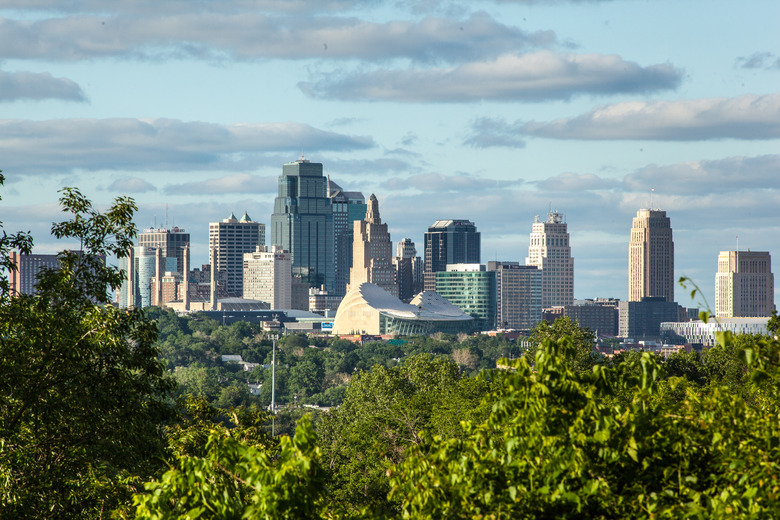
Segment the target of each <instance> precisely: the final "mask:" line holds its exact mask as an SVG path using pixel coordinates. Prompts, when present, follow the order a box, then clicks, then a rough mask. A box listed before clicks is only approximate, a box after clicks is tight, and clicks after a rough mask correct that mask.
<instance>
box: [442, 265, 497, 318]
mask: <svg viewBox="0 0 780 520" xmlns="http://www.w3.org/2000/svg"><path fill="white" fill-rule="evenodd" d="M434 276H435V277H436V293H437V294H439V295H440V296H441V297H443V298H445V299H447V301H449V302H450V303H452V304H453V305H455V306H456V307H458V308H460V309H461V310H462V311H463V312H465V313H466V314H468V315H470V316H473V317H474V320H475V326H476V328H477V330H491V329H493V328H494V327H495V326H496V277H495V272H493V271H488V270H486V269H485V266H484V265H480V264H449V265H447V270H446V271H437V272H436V273H434Z"/></svg>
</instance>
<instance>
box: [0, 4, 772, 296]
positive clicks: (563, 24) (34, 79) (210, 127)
mask: <svg viewBox="0 0 780 520" xmlns="http://www.w3.org/2000/svg"><path fill="white" fill-rule="evenodd" d="M777 20H780V3H778V2H776V1H775V0H747V1H745V2H733V0H731V1H725V0H706V1H705V0H690V1H680V0H675V1H668V0H590V1H589V0H579V1H577V0H569V1H567V0H514V1H513V0H494V1H469V2H451V1H444V0H442V1H438V0H427V1H426V0H423V1H416V2H412V1H405V0H399V1H395V2H394V1H382V0H361V1H356V0H319V1H317V2H313V1H308V0H219V1H218V0H197V1H195V0H114V1H103V0H81V1H79V0H0V169H2V170H3V171H4V174H5V176H6V185H5V188H4V189H3V192H2V195H3V201H2V202H1V203H0V220H2V221H3V223H4V226H5V229H6V230H8V231H15V230H30V231H32V232H33V234H34V235H35V237H36V250H37V251H39V252H51V251H54V250H57V249H59V248H62V247H64V245H63V244H57V243H56V242H54V241H53V240H52V239H51V238H50V237H49V236H48V232H49V228H50V226H51V223H52V222H53V221H57V220H59V219H60V218H61V217H60V214H59V211H58V207H57V198H58V194H57V190H58V189H60V188H61V187H62V186H77V187H79V188H81V189H82V191H83V192H84V193H86V194H87V195H88V196H89V197H91V198H92V199H93V200H94V201H95V202H96V203H97V204H99V205H105V204H108V203H109V202H110V201H111V200H112V199H113V198H114V197H116V196H118V195H129V196H132V197H133V198H135V200H136V201H137V203H138V205H139V212H138V217H137V224H138V226H139V227H141V228H143V227H148V226H150V225H152V224H153V223H155V222H156V223H157V224H158V225H163V224H164V222H165V215H166V207H167V213H168V223H169V224H170V225H174V224H175V225H178V226H181V227H184V228H186V229H187V230H188V231H189V232H190V233H191V235H192V241H193V260H194V261H193V264H195V265H197V264H199V263H205V262H206V261H207V253H206V242H207V230H208V222H210V221H216V220H220V219H222V218H225V217H226V216H227V215H228V214H229V213H230V212H231V211H233V212H236V213H243V212H244V211H247V212H248V213H249V215H250V216H251V217H252V218H254V219H255V220H258V221H261V222H265V223H266V224H268V223H269V222H270V215H271V211H272V205H273V198H274V196H275V194H276V181H277V177H278V175H279V174H280V173H281V165H282V164H283V163H285V162H290V161H293V160H295V159H297V158H298V157H300V155H301V153H304V154H305V156H306V158H307V159H310V160H312V161H315V162H321V163H323V165H324V168H325V170H326V171H327V172H329V173H330V175H331V178H332V179H333V180H335V181H336V182H338V183H339V184H340V185H341V186H343V187H344V188H345V189H347V190H360V191H363V192H364V193H365V195H366V196H368V195H369V194H370V193H375V194H376V195H377V197H378V198H379V201H380V210H381V214H382V218H383V220H384V221H386V222H387V223H388V224H389V228H390V232H391V235H392V238H393V240H394V241H398V240H401V239H402V238H404V237H411V238H412V239H413V240H414V241H415V242H416V243H417V245H418V252H420V253H422V251H421V244H422V236H423V233H424V232H425V230H426V228H427V226H428V225H430V224H431V223H432V222H433V221H435V220H438V219H449V218H455V219H457V218H467V219H470V220H472V221H474V222H475V223H476V224H477V227H478V229H479V230H480V231H481V232H482V255H483V258H482V260H483V262H487V261H488V260H493V259H499V260H519V261H520V262H523V261H524V259H525V256H526V254H527V252H528V239H529V233H530V230H531V223H532V222H533V218H534V216H535V215H541V216H542V217H544V215H545V214H546V213H547V211H548V209H550V208H552V209H555V210H557V211H559V212H561V213H563V214H565V216H566V221H567V222H568V225H569V232H570V234H571V243H572V251H573V256H574V258H575V297H576V298H593V297H617V298H621V299H623V298H626V296H627V288H626V286H627V256H628V237H629V229H630V227H631V219H632V217H633V216H634V215H635V214H636V211H637V209H639V208H641V207H647V206H648V205H649V204H650V198H651V195H650V194H651V190H654V192H653V195H652V205H653V206H654V207H657V208H660V209H664V210H666V211H667V213H668V215H669V216H670V218H671V221H672V227H673V229H674V239H675V255H676V262H675V263H676V274H677V276H678V277H679V276H683V275H685V276H688V277H690V278H692V279H694V280H696V281H697V283H698V284H699V285H700V286H701V288H702V290H703V292H704V296H706V298H707V299H708V300H709V303H710V305H713V306H714V297H713V293H714V275H715V270H716V264H717V254H718V251H720V250H729V249H734V248H735V247H736V243H737V238H736V237H737V236H739V247H740V248H741V249H746V248H750V249H752V250H761V251H767V250H768V251H770V252H771V253H772V255H773V256H774V257H775V264H776V265H777V262H778V258H780V36H779V33H778V31H777V23H776V22H777ZM775 270H777V269H776V268H775ZM776 285H777V286H780V283H778V284H776ZM778 292H780V288H778V289H777V290H776V295H777V294H778ZM677 299H678V301H680V303H682V304H683V305H691V304H693V303H696V302H692V301H691V300H690V298H689V297H688V295H687V294H686V292H685V291H683V290H682V289H678V290H677ZM776 299H777V298H776Z"/></svg>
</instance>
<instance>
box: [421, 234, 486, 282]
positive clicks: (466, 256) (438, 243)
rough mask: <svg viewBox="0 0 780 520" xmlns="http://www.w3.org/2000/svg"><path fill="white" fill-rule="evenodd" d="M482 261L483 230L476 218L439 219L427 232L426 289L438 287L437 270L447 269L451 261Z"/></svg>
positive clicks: (424, 274)
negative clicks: (480, 232)
mask: <svg viewBox="0 0 780 520" xmlns="http://www.w3.org/2000/svg"><path fill="white" fill-rule="evenodd" d="M480 261H481V250H480V234H479V232H477V226H475V225H474V223H473V222H469V221H468V220H437V221H436V222H434V223H433V225H432V226H431V227H429V228H428V232H427V233H425V267H424V271H423V284H424V286H425V287H424V288H425V290H426V291H435V290H436V273H437V272H440V271H446V270H447V265H448V264H478V263H479V262H480Z"/></svg>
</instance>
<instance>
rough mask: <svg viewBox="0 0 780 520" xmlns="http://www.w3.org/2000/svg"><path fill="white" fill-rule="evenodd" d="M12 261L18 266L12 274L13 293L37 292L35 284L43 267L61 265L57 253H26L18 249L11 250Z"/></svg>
mask: <svg viewBox="0 0 780 520" xmlns="http://www.w3.org/2000/svg"><path fill="white" fill-rule="evenodd" d="M11 263H12V264H14V265H15V266H16V269H15V270H14V271H12V272H11V276H10V283H11V287H10V288H11V294H35V284H36V283H38V273H39V272H40V271H41V269H43V268H49V269H59V267H60V259H59V257H58V256H57V255H36V254H32V255H25V254H22V253H17V252H16V251H12V252H11Z"/></svg>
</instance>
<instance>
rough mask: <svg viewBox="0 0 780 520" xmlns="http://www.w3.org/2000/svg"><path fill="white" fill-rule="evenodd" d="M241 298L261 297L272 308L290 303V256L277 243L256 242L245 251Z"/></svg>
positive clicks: (258, 298) (280, 307)
mask: <svg viewBox="0 0 780 520" xmlns="http://www.w3.org/2000/svg"><path fill="white" fill-rule="evenodd" d="M244 298H247V299H250V300H260V301H262V302H266V303H268V304H269V305H270V307H271V309H289V308H291V306H292V258H290V254H289V253H287V252H286V251H283V250H281V249H277V248H276V247H273V246H272V247H271V250H270V251H268V250H267V248H265V247H261V246H258V247H257V249H256V250H255V251H254V252H253V253H244Z"/></svg>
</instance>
